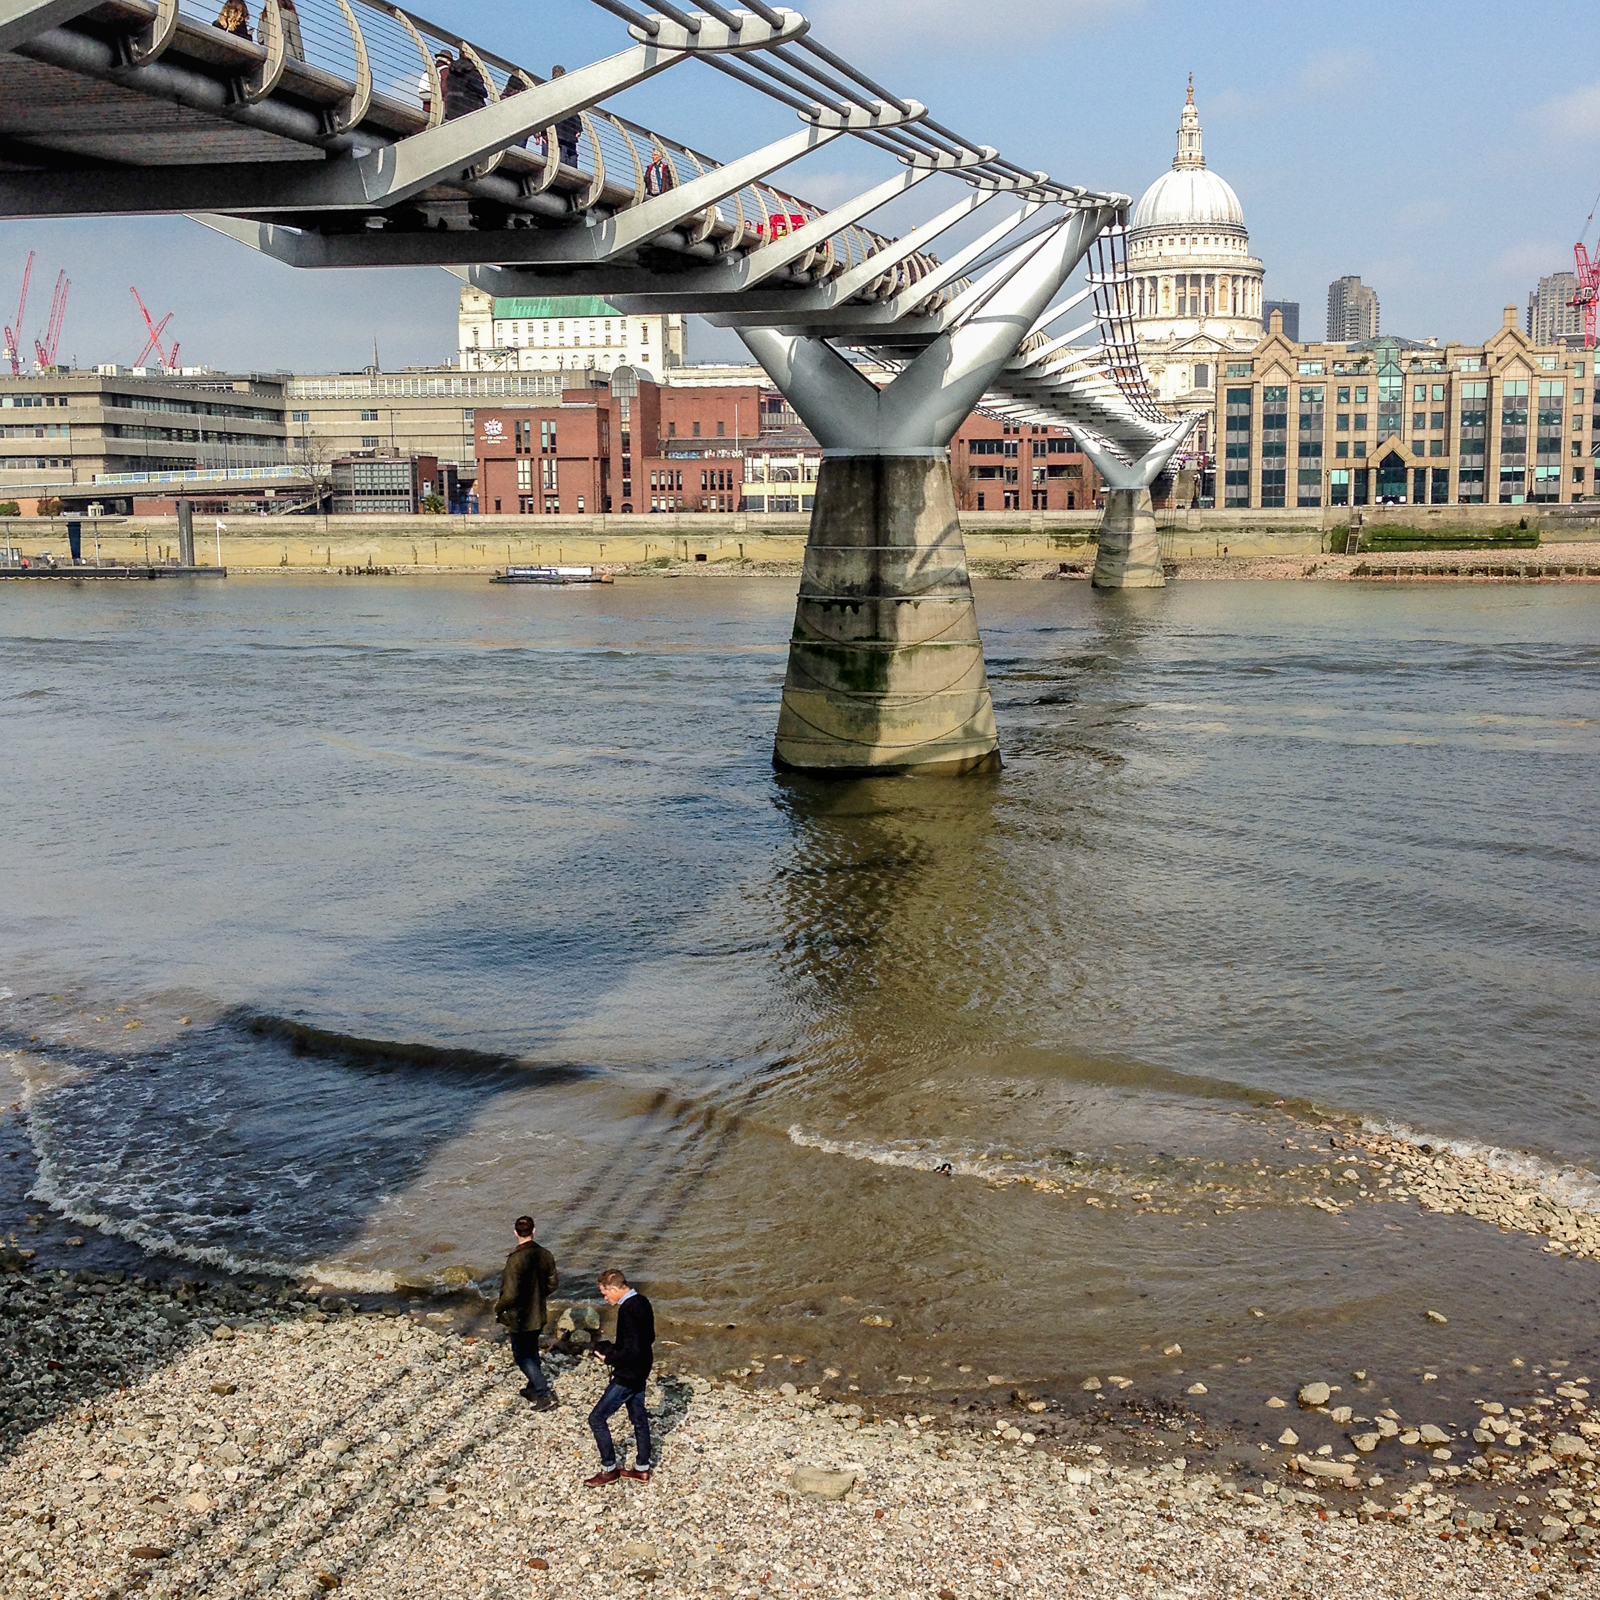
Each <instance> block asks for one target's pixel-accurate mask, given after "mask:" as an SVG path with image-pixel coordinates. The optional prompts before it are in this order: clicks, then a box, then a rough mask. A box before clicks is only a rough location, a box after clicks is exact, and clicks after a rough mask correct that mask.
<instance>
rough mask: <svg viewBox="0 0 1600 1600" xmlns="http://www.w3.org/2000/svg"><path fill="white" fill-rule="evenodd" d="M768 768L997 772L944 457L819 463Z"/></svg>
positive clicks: (997, 755)
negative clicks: (776, 766) (792, 630)
mask: <svg viewBox="0 0 1600 1600" xmlns="http://www.w3.org/2000/svg"><path fill="white" fill-rule="evenodd" d="M773 760H774V762H775V763H776V765H778V766H779V767H782V768H786V769H789V770H792V771H801V772H823V773H830V774H836V775H841V776H842V775H844V774H847V773H860V772H920V773H952V772H971V771H976V770H993V769H994V768H997V767H998V766H999V765H1000V741H999V735H998V734H997V733H996V731H995V724H994V707H993V704H992V703H991V700H990V696H989V679H988V674H987V673H986V672H985V670H984V664H983V645H982V643H981V642H980V640H979V638H978V619H977V615H976V613H975V612H974V610H973V605H972V585H971V583H970V582H969V581H968V578H967V557H966V547H965V545H964V544H963V542H962V538H961V524H960V522H959V520H958V518H957V516H956V505H955V496H954V493H953V492H952V489H951V484H950V463H949V459H948V457H946V456H942V455H941V456H938V457H928V456H858V457H828V458H826V459H825V460H824V462H823V466H822V473H821V477H820V480H819V481H818V484H817V503H816V510H815V511H814V513H813V515H812V519H811V535H810V539H809V540H808V542H807V545H806V558H805V566H804V569H803V571H802V574H801V578H800V596H799V599H798V601H797V603H796V605H795V618H794V633H793V635H792V637H791V640H790V644H789V671H788V675H787V676H786V678H785V679H784V685H783V708H782V710H781V711H780V712H779V715H778V736H777V742H776V744H775V746H774V749H773Z"/></svg>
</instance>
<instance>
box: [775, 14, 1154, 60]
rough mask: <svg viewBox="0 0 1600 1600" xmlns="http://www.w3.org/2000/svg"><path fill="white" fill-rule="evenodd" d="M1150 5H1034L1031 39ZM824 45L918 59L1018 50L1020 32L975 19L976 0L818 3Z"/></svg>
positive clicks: (816, 24)
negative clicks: (930, 53) (927, 53)
mask: <svg viewBox="0 0 1600 1600" xmlns="http://www.w3.org/2000/svg"><path fill="white" fill-rule="evenodd" d="M1144 4H1145V0H1033V4H1032V5H1030V6H1029V7H1028V8H1027V18H1026V28H1027V32H1028V36H1029V37H1030V38H1031V39H1034V40H1038V39H1040V38H1048V37H1051V36H1052V35H1055V34H1058V33H1062V32H1064V31H1065V30H1066V29H1068V28H1071V27H1076V26H1079V25H1083V24H1092V23H1095V22H1098V21H1100V20H1101V19H1102V18H1104V17H1109V16H1115V15H1119V14H1121V13H1123V12H1127V11H1136V10H1141V9H1142V8H1143V6H1144ZM804 10H805V14H806V15H807V16H808V17H810V19H811V23H812V26H813V28H814V29H815V31H816V35H817V38H818V40H819V41H820V42H821V43H823V44H826V45H827V46H828V47H829V48H830V49H834V50H837V49H839V48H840V47H841V46H845V47H848V48H852V49H854V48H876V49H885V48H888V49H894V50H895V51H896V53H897V54H902V55H911V54H916V53H917V52H918V50H919V49H920V48H923V47H927V48H933V49H938V50H940V51H944V50H948V49H950V48H951V47H952V46H956V47H959V48H960V49H962V50H982V51H1001V50H1015V49H1016V44H1017V40H1016V37H1015V34H1014V32H1013V31H1012V30H1011V29H1009V28H1007V27H1004V26H1000V27H996V26H994V23H995V21H996V18H995V16H994V15H993V14H992V13H990V14H987V15H986V14H983V13H978V14H976V15H975V12H974V7H973V6H972V3H971V0H814V3H813V4H812V5H810V6H807V7H805V8H804Z"/></svg>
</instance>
